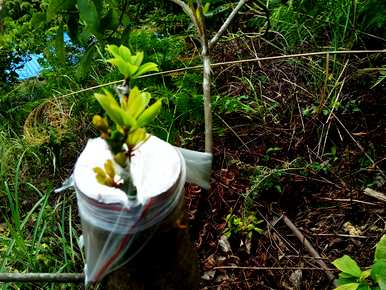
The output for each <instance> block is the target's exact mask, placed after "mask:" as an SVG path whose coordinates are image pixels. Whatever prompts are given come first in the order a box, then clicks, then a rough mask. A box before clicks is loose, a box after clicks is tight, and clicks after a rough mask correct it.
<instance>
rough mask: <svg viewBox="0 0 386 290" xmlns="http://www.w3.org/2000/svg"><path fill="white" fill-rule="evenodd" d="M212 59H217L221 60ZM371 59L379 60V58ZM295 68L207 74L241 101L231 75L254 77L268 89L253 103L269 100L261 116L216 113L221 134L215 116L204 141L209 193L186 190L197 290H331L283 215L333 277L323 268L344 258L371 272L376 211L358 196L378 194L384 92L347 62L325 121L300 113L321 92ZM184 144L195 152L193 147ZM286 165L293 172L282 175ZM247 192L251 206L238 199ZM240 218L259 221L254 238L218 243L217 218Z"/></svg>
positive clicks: (380, 208)
mask: <svg viewBox="0 0 386 290" xmlns="http://www.w3.org/2000/svg"><path fill="white" fill-rule="evenodd" d="M257 45H258V44H257ZM224 50H227V51H230V50H229V48H224ZM239 53H242V50H239ZM220 54H221V53H219V52H216V54H214V55H220ZM219 57H220V58H221V60H222V61H224V56H221V55H220V56H219ZM225 58H226V57H225ZM346 60H347V58H345V59H343V58H342V59H340V60H339V61H341V63H344V62H345V61H346ZM372 60H373V61H376V62H380V63H382V62H383V63H384V61H385V59H382V57H379V56H378V58H373V59H372ZM312 61H318V60H317V59H314V60H312ZM303 64H304V60H303V63H301V62H299V63H298V64H294V63H289V61H282V62H277V61H276V62H272V63H264V64H262V65H261V66H260V68H257V67H256V66H255V67H251V66H252V65H246V66H243V67H242V68H241V67H236V68H234V69H230V70H228V71H226V72H224V71H223V70H221V69H219V70H218V71H215V75H216V74H217V76H216V77H215V78H216V82H217V84H216V85H215V87H218V88H220V89H219V91H220V92H221V93H223V94H224V93H226V94H227V95H234V96H235V97H236V96H240V95H242V94H250V93H251V91H250V88H248V87H247V86H243V85H242V84H241V82H240V77H243V76H245V75H249V76H252V72H253V73H254V74H255V75H256V74H259V73H260V74H264V75H265V76H267V77H268V79H269V84H268V85H267V86H266V88H265V90H264V94H265V96H266V98H265V99H263V100H262V102H264V103H265V104H268V103H269V102H270V101H269V99H271V100H274V101H275V104H276V108H274V109H272V110H271V111H269V112H270V113H271V115H269V114H264V117H262V116H254V117H251V115H250V114H249V115H248V114H246V113H243V112H240V113H223V114H221V117H222V119H223V120H225V121H226V123H227V126H225V129H224V130H222V131H216V126H217V127H222V128H224V124H223V123H222V121H221V120H220V119H219V118H216V117H215V120H214V121H215V125H214V126H215V132H221V133H220V134H219V133H217V134H216V136H215V138H214V140H215V146H214V149H213V154H214V164H213V174H212V181H211V188H210V190H209V191H204V190H201V189H200V188H198V187H196V186H194V185H187V186H186V204H187V208H188V209H187V215H188V217H189V219H190V221H191V232H192V236H193V238H194V242H195V246H196V248H197V251H198V253H199V255H200V263H201V275H202V276H201V289H332V288H333V281H330V280H329V278H328V276H327V274H326V271H324V270H323V269H322V268H321V266H320V264H318V260H317V259H315V257H313V256H312V255H311V254H310V253H309V251H308V250H307V249H306V247H304V245H303V243H302V241H300V240H299V239H298V238H297V237H296V236H295V235H294V233H293V232H292V231H291V230H290V229H289V228H288V226H287V225H286V223H285V222H284V218H283V217H284V216H286V217H288V218H289V219H290V220H291V221H292V222H293V223H294V224H295V226H296V227H297V228H298V229H299V230H300V232H301V233H302V234H303V235H304V236H305V238H306V239H307V240H308V241H309V242H310V243H311V245H312V246H313V247H314V248H315V249H316V251H317V252H318V253H319V254H320V256H321V257H322V260H323V261H324V262H325V263H326V264H327V266H328V268H330V269H331V273H332V274H333V275H334V276H335V277H337V274H338V272H337V271H336V270H334V267H333V265H332V264H331V262H332V261H333V260H334V259H336V258H339V257H341V256H342V255H344V254H347V255H350V256H351V257H353V258H354V259H355V260H356V261H357V262H358V263H359V265H361V266H362V267H366V266H369V265H371V264H372V261H373V254H374V245H375V244H376V243H377V241H378V240H379V239H380V238H381V236H382V235H383V234H385V232H386V222H385V220H386V208H385V204H384V202H382V201H379V200H377V199H374V198H372V197H369V196H366V195H365V194H364V189H365V188H366V187H370V188H373V189H375V190H377V191H380V192H383V193H385V192H386V178H385V172H386V158H385V153H386V142H385V141H386V139H385V136H386V134H385V133H386V129H385V128H386V119H385V114H384V112H385V109H386V88H385V86H384V85H383V86H382V85H379V86H377V87H375V88H373V89H369V88H370V87H371V84H372V82H373V81H374V77H372V76H369V75H364V74H360V73H359V71H360V69H361V67H366V63H364V61H363V59H358V58H350V59H349V62H348V66H347V68H346V72H345V73H344V77H343V78H342V79H344V85H343V87H342V90H341V95H340V100H341V104H342V105H341V106H340V107H339V108H338V109H337V110H336V111H335V112H334V114H331V115H330V112H327V113H328V114H323V112H315V113H314V114H313V115H311V116H305V115H302V114H301V113H300V110H303V109H305V108H306V107H307V106H310V105H312V99H311V97H312V95H313V94H319V95H320V94H321V93H323V90H322V89H320V88H316V87H313V83H312V82H311V75H310V73H309V71H306V70H305V69H304V67H305V66H303ZM234 76H237V78H238V81H236V78H235V77H234ZM284 79H286V80H287V81H284ZM342 79H341V80H342ZM236 83H239V85H238V86H235V85H234V84H236ZM220 84H226V85H225V86H222V87H221V85H220ZM254 85H256V83H254ZM256 86H257V85H256ZM325 93H326V92H325ZM310 95H311V97H310ZM351 105H354V107H350V106H351ZM266 112H267V110H266ZM228 126H229V127H228ZM230 128H232V129H230ZM327 128H329V130H328V135H327V138H326V141H325V144H326V145H325V149H324V153H321V152H320V150H321V148H320V146H321V145H318V144H319V143H321V144H322V145H323V142H324V138H325V137H323V136H326V135H325V133H326V131H325V130H326V129H327ZM320 140H322V141H320ZM194 142H195V144H202V139H201V138H200V137H197V140H194ZM318 146H319V147H318ZM196 147H197V146H196ZM272 148H278V149H277V150H275V149H274V150H272ZM318 150H319V152H318ZM307 164H313V165H314V166H309V165H307ZM315 166H316V167H315ZM318 166H319V167H318ZM292 167H296V168H299V167H300V168H303V169H298V170H286V169H288V168H292ZM304 167H306V169H304ZM320 167H322V168H320ZM256 168H260V169H261V168H268V169H270V170H273V172H274V174H272V175H271V176H270V178H269V180H270V182H271V183H268V184H265V186H261V185H262V184H260V187H256V180H258V179H257V178H258V177H259V174H260V175H261V171H260V173H259V172H258V171H257V169H256ZM275 170H276V171H275ZM275 172H276V175H275ZM278 172H279V173H278ZM266 181H267V179H266ZM247 194H249V195H248V196H249V197H251V199H246V198H245V196H246V195H247ZM246 200H249V201H250V202H249V203H248V202H246ZM246 212H247V213H252V214H253V215H255V216H256V217H257V218H258V219H261V220H263V223H261V224H260V226H261V228H262V229H263V230H264V231H263V233H262V234H255V235H253V236H252V238H251V239H248V238H247V235H246V233H242V232H239V233H237V234H234V235H232V236H231V237H230V238H229V239H225V242H224V237H222V236H223V235H224V231H225V229H226V228H227V220H226V217H227V215H228V214H229V213H231V214H234V215H237V216H243V214H245V213H246ZM226 241H228V242H229V245H228V243H227V242H226Z"/></svg>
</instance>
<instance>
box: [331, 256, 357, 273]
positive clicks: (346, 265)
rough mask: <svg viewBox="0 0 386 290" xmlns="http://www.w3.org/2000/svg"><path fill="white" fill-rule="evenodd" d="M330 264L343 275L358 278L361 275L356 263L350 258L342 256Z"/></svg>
mask: <svg viewBox="0 0 386 290" xmlns="http://www.w3.org/2000/svg"><path fill="white" fill-rule="evenodd" d="M332 264H333V265H334V266H335V267H336V268H338V269H339V270H341V271H342V272H344V273H347V274H350V275H351V276H354V277H357V278H359V277H360V276H361V274H362V270H361V268H359V266H358V264H357V262H355V261H354V260H353V259H352V258H351V257H349V256H347V255H344V256H343V257H341V258H339V259H336V260H335V261H333V262H332Z"/></svg>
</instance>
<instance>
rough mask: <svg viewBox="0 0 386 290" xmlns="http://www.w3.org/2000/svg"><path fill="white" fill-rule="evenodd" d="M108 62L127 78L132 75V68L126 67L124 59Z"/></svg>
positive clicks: (113, 59) (111, 59)
mask: <svg viewBox="0 0 386 290" xmlns="http://www.w3.org/2000/svg"><path fill="white" fill-rule="evenodd" d="M107 62H109V63H111V64H112V65H115V66H116V67H117V68H118V70H119V72H120V73H121V74H123V76H124V77H125V78H127V77H128V76H129V75H130V67H129V66H128V65H126V62H125V61H124V60H123V59H122V58H120V57H116V58H110V59H108V60H107Z"/></svg>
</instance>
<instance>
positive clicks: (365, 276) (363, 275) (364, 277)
mask: <svg viewBox="0 0 386 290" xmlns="http://www.w3.org/2000/svg"><path fill="white" fill-rule="evenodd" d="M370 273H371V269H369V270H366V271H363V272H362V274H361V277H360V278H359V279H360V280H361V281H364V280H366V278H368V277H370Z"/></svg>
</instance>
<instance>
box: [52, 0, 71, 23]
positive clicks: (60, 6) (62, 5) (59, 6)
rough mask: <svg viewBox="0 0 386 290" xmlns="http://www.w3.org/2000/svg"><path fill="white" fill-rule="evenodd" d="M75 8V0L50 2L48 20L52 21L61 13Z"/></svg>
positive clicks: (53, 0) (54, 0)
mask: <svg viewBox="0 0 386 290" xmlns="http://www.w3.org/2000/svg"><path fill="white" fill-rule="evenodd" d="M73 7H75V1H74V0H62V1H58V0H50V2H49V3H48V7H47V20H48V21H49V20H51V19H53V18H55V17H57V16H58V14H59V12H61V11H63V10H69V9H72V8H73Z"/></svg>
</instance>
